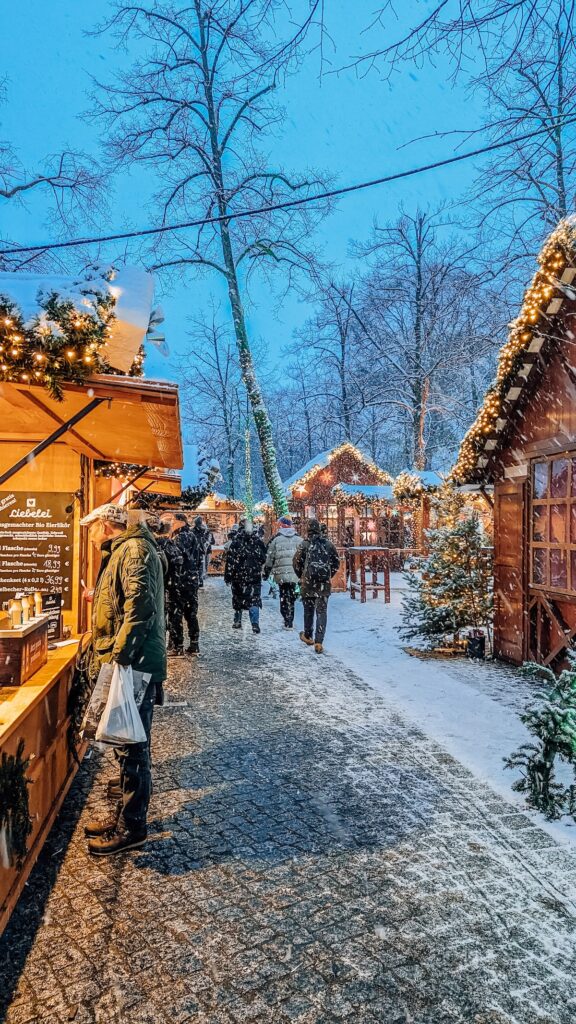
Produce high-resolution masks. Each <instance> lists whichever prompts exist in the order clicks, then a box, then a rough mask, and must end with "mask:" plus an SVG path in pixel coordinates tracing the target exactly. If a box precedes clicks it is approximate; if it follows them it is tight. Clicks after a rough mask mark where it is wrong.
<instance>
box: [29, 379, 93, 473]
mask: <svg viewBox="0 0 576 1024" xmlns="http://www.w3.org/2000/svg"><path fill="white" fill-rule="evenodd" d="M20 394H21V395H23V396H24V397H25V398H27V399H28V401H29V402H32V404H33V405H35V406H37V407H38V408H39V409H41V410H42V412H44V413H46V415H47V416H49V417H50V419H51V420H53V421H54V423H57V424H58V425H59V426H62V425H63V424H64V423H65V422H66V420H63V419H62V417H61V416H58V414H57V413H55V412H53V411H52V409H49V408H48V406H47V405H44V402H42V401H40V399H39V398H38V396H37V395H34V394H33V393H32V392H31V391H21V392H20ZM67 433H68V434H69V435H70V436H71V437H73V438H75V439H76V440H77V441H79V442H80V445H81V447H82V449H83V451H82V454H83V455H85V454H86V453H87V454H88V455H90V457H91V458H92V459H102V460H105V459H106V456H105V455H104V454H103V452H101V451H100V450H99V449H98V448H95V447H94V445H92V444H90V442H89V441H86V440H85V438H83V437H82V435H81V434H79V433H78V431H76V430H73V429H72V428H70V429H68V430H67ZM70 447H72V448H73V447H74V445H72V444H71V445H70Z"/></svg>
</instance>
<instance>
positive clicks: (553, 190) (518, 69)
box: [472, 3, 576, 276]
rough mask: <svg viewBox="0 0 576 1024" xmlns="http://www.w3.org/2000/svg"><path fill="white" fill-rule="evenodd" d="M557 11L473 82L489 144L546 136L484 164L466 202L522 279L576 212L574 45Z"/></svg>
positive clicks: (575, 49) (575, 77) (575, 79)
mask: <svg viewBox="0 0 576 1024" xmlns="http://www.w3.org/2000/svg"><path fill="white" fill-rule="evenodd" d="M555 7H556V10H555V11H554V12H553V17H552V20H551V22H550V23H547V22H545V23H544V27H543V28H542V29H541V30H540V31H539V32H538V33H536V35H535V38H534V40H533V42H532V43H531V45H530V47H529V48H527V49H526V50H525V51H522V52H517V53H516V54H514V55H513V57H511V58H510V60H509V61H508V62H507V64H506V65H505V66H504V67H503V68H501V69H500V71H499V72H498V73H497V74H496V73H494V69H493V67H492V66H490V68H489V70H488V72H487V73H486V74H483V75H482V76H480V77H479V78H477V79H476V80H475V82H474V87H475V88H476V89H479V90H480V92H481V93H483V94H484V95H485V96H486V99H487V109H488V119H489V121H490V126H489V130H488V134H489V136H490V137H491V138H492V139H494V140H495V141H500V140H501V139H505V138H510V137H514V136H515V135H518V134H520V132H529V131H530V130H532V129H534V130H536V129H543V130H544V131H543V134H541V135H539V136H538V138H535V139H531V140H527V141H524V142H521V143H517V144H516V145H514V146H510V147H508V148H506V149H505V150H503V151H500V152H499V153H498V156H497V158H496V159H493V160H490V162H489V163H488V164H487V165H486V166H485V167H484V169H483V171H482V173H481V175H480V178H479V181H478V187H477V189H476V193H475V195H474V196H473V197H472V202H473V205H474V206H475V207H476V209H477V210H480V211H481V221H480V226H481V227H484V226H487V227H488V228H491V229H492V234H493V235H494V236H495V238H494V240H495V242H496V245H497V248H498V249H499V250H501V251H502V252H503V256H504V259H505V261H506V263H507V264H509V265H510V264H512V263H514V262H516V261H522V263H523V265H522V266H521V269H522V274H523V276H524V273H525V270H526V263H525V261H526V258H527V257H529V258H530V259H532V260H533V256H534V252H535V251H537V250H538V248H539V247H540V244H541V241H542V238H543V237H544V235H545V234H547V233H549V232H550V231H551V230H552V227H553V226H555V225H556V224H557V223H558V221H559V220H560V219H561V218H563V217H566V216H567V214H568V213H570V212H572V211H573V210H574V201H575V197H576V46H575V42H574V38H573V35H572V29H571V27H570V26H568V25H567V24H566V21H565V17H564V16H563V14H562V8H563V7H564V4H562V3H557V4H556V5H555ZM551 44H553V45H551Z"/></svg>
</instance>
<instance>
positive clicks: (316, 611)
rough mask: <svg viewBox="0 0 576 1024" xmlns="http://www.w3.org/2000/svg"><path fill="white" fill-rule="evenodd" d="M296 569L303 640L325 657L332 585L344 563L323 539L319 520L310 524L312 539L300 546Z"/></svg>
mask: <svg viewBox="0 0 576 1024" xmlns="http://www.w3.org/2000/svg"><path fill="white" fill-rule="evenodd" d="M293 565H294V571H295V573H296V575H297V577H298V579H299V580H300V591H301V593H302V604H303V606H304V629H303V630H302V632H301V633H300V639H301V640H302V641H303V643H305V644H309V645H310V646H312V645H313V646H314V650H315V651H316V654H322V651H323V643H324V636H325V634H326V623H327V620H328V598H329V597H330V594H331V591H332V582H331V581H332V577H333V576H334V574H335V573H336V572H338V568H339V566H340V559H339V557H338V552H337V551H336V548H335V547H334V545H333V544H332V542H331V541H329V540H328V538H327V537H323V536H322V527H321V526H320V523H319V522H318V520H317V519H309V520H308V538H307V540H304V541H302V543H301V544H300V546H299V548H298V550H297V552H296V554H295V555H294V562H293ZM314 617H316V623H314ZM314 627H315V628H314ZM313 634H314V635H313Z"/></svg>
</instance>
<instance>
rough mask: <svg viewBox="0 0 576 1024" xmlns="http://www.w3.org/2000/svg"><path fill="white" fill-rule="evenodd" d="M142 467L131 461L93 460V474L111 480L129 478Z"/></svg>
mask: <svg viewBox="0 0 576 1024" xmlns="http://www.w3.org/2000/svg"><path fill="white" fill-rule="evenodd" d="M142 469H143V467H142V466H136V465H134V464H133V463H131V462H100V461H98V460H96V461H95V462H94V474H95V476H100V477H104V478H106V479H112V480H121V481H124V480H130V479H131V478H132V477H134V476H136V474H137V473H140V472H141V471H142ZM150 472H151V473H154V472H155V471H154V470H150Z"/></svg>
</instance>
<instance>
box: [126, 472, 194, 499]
mask: <svg viewBox="0 0 576 1024" xmlns="http://www.w3.org/2000/svg"><path fill="white" fill-rule="evenodd" d="M134 487H135V489H136V490H139V491H145V492H148V491H152V492H153V493H154V494H169V495H171V496H173V497H175V498H179V497H180V495H181V494H182V478H181V477H180V476H178V475H177V474H175V473H174V474H173V473H161V472H157V471H154V470H150V472H149V473H145V474H144V476H141V477H140V478H139V479H138V480H137V481H136V483H135V484H134Z"/></svg>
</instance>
